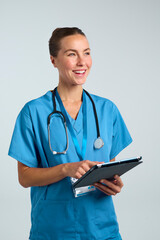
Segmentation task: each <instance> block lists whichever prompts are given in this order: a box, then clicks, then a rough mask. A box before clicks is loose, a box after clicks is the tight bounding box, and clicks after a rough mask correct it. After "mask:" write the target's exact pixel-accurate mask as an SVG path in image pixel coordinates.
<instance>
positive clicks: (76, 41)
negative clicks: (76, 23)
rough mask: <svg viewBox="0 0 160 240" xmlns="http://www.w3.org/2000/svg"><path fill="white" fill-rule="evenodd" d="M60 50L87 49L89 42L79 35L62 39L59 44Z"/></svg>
mask: <svg viewBox="0 0 160 240" xmlns="http://www.w3.org/2000/svg"><path fill="white" fill-rule="evenodd" d="M60 45H61V50H64V51H65V50H67V49H75V50H83V49H87V48H89V42H88V40H87V38H86V37H85V36H83V35H81V34H75V35H71V36H67V37H64V38H63V39H62V40H61V42H60Z"/></svg>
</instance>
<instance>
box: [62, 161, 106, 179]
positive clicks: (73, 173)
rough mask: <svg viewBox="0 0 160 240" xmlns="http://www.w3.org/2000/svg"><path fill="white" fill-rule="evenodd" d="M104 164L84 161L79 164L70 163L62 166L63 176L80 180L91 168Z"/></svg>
mask: <svg viewBox="0 0 160 240" xmlns="http://www.w3.org/2000/svg"><path fill="white" fill-rule="evenodd" d="M102 163H104V162H98V161H95V162H93V161H89V160H84V161H80V162H72V163H66V164H64V172H65V175H66V176H68V177H73V178H77V179H79V178H81V177H82V176H83V175H84V174H85V173H86V172H87V171H88V170H89V169H90V168H91V167H93V166H94V165H96V164H102Z"/></svg>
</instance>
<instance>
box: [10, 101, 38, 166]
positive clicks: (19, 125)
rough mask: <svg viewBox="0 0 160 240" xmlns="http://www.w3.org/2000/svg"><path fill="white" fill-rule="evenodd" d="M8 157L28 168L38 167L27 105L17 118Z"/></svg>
mask: <svg viewBox="0 0 160 240" xmlns="http://www.w3.org/2000/svg"><path fill="white" fill-rule="evenodd" d="M8 155H9V156H11V157H13V158H15V159H16V160H18V161H19V162H22V163H23V164H25V165H27V166H28V167H37V166H38V160H37V154H36V145H35V135H34V130H33V124H32V121H31V117H30V114H29V108H28V106H27V105H25V106H24V108H23V109H22V110H21V112H20V113H19V115H18V117H17V120H16V124H15V128H14V131H13V135H12V139H11V144H10V147H9V152H8Z"/></svg>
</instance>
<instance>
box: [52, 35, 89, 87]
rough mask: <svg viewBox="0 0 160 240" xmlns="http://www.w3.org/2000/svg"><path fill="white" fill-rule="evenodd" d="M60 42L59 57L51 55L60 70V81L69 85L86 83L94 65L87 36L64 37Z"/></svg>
mask: <svg viewBox="0 0 160 240" xmlns="http://www.w3.org/2000/svg"><path fill="white" fill-rule="evenodd" d="M60 43H61V44H60V46H61V48H60V50H59V52H58V55H57V57H52V56H51V61H52V63H53V64H54V66H55V67H56V68H57V69H58V71H59V81H60V82H61V83H64V84H67V85H82V84H84V83H85V81H86V78H87V76H88V74H89V71H90V68H91V66H92V59H91V55H90V48H89V43H88V40H87V38H86V37H85V36H83V35H80V34H76V35H71V36H67V37H64V38H63V39H62V40H61V42H60Z"/></svg>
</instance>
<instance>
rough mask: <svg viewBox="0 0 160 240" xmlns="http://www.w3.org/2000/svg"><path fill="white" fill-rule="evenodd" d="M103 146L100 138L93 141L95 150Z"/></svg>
mask: <svg viewBox="0 0 160 240" xmlns="http://www.w3.org/2000/svg"><path fill="white" fill-rule="evenodd" d="M103 145H104V142H103V140H102V138H101V137H98V138H97V139H96V140H95V141H94V148H95V149H100V148H102V147H103Z"/></svg>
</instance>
